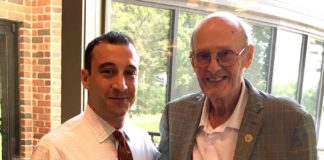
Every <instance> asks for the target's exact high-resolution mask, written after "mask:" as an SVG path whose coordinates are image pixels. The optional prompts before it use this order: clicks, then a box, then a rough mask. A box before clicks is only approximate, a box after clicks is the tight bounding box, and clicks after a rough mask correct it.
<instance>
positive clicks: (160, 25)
mask: <svg viewBox="0 0 324 160" xmlns="http://www.w3.org/2000/svg"><path fill="white" fill-rule="evenodd" d="M170 14H171V12H170V10H165V9H158V8H152V7H144V6H138V5H132V4H126V3H119V2H114V3H113V4H112V17H111V20H112V21H113V23H111V29H112V30H116V31H121V32H124V33H126V34H128V35H129V36H130V37H132V38H133V40H134V42H135V46H136V49H137V51H138V52H139V54H140V57H141V60H140V66H139V70H140V72H139V77H138V78H139V79H138V81H139V84H138V93H137V100H136V103H135V105H134V106H132V109H131V113H130V117H131V118H132V121H133V122H134V123H136V124H137V125H139V126H141V127H143V128H144V129H146V130H149V131H158V130H159V129H158V128H159V121H160V115H161V112H162V110H163V108H164V106H165V104H166V88H167V74H168V73H167V66H168V58H169V55H170V52H169V51H170V47H169V46H170V41H169V36H170V17H171V15H170Z"/></svg>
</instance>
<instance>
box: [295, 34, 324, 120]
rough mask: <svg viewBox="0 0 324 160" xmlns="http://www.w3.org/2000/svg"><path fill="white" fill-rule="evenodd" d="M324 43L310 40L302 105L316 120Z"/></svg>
mask: <svg viewBox="0 0 324 160" xmlns="http://www.w3.org/2000/svg"><path fill="white" fill-rule="evenodd" d="M323 47H324V41H320V40H318V39H315V38H309V40H308V46H307V53H306V62H305V68H304V69H305V70H304V81H303V93H302V100H301V105H302V106H304V107H305V109H306V110H307V111H308V112H309V113H310V114H311V115H312V116H313V118H314V119H316V112H317V106H318V99H319V97H318V96H319V91H320V87H319V86H320V78H321V70H322V63H323Z"/></svg>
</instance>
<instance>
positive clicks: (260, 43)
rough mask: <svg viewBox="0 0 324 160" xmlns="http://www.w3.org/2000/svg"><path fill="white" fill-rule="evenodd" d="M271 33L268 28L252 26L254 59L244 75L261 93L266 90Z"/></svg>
mask: <svg viewBox="0 0 324 160" xmlns="http://www.w3.org/2000/svg"><path fill="white" fill-rule="evenodd" d="M271 33H272V31H271V28H270V27H264V26H258V25H253V26H252V43H253V44H254V57H253V60H252V65H251V66H250V68H249V69H248V70H247V71H246V72H245V74H244V76H245V77H246V78H247V79H249V80H250V81H251V82H252V83H253V84H254V85H255V86H256V87H257V88H258V89H260V90H263V91H265V90H266V86H267V78H268V68H269V65H270V64H269V63H270V61H269V60H270V49H271V48H270V47H271Z"/></svg>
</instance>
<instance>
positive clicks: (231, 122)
mask: <svg viewBox="0 0 324 160" xmlns="http://www.w3.org/2000/svg"><path fill="white" fill-rule="evenodd" d="M247 100H248V91H247V88H246V86H245V82H244V81H242V89H241V93H240V97H239V100H238V102H237V104H236V107H235V109H234V111H233V113H232V115H231V116H230V118H229V119H228V120H227V121H226V122H225V123H223V124H221V125H220V126H218V127H216V128H215V129H213V128H212V127H211V126H210V122H209V119H208V113H207V111H208V110H209V108H208V107H209V106H208V105H207V103H206V102H207V101H208V98H205V101H204V106H203V111H202V115H201V118H200V124H199V128H202V129H203V130H204V131H205V132H207V133H211V132H224V130H225V128H227V127H230V128H234V129H239V128H240V125H241V121H242V117H243V114H244V110H245V106H246V104H247Z"/></svg>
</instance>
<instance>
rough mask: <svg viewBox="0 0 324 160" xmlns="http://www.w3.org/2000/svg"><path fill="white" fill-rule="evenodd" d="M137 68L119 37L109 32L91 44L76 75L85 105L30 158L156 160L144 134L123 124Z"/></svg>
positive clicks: (130, 46) (133, 51)
mask: <svg viewBox="0 0 324 160" xmlns="http://www.w3.org/2000/svg"><path fill="white" fill-rule="evenodd" d="M138 65H139V56H138V54H137V52H136V49H135V48H134V45H133V42H132V40H131V39H130V38H129V37H128V36H126V35H124V34H122V33H119V32H109V33H107V34H104V35H102V36H100V37H97V38H96V39H94V40H93V41H92V42H90V43H89V44H88V46H87V48H86V51H85V57H84V69H83V70H82V71H81V79H82V84H83V86H84V87H85V88H86V89H87V90H88V106H87V107H86V109H85V111H84V112H83V113H81V114H80V115H78V116H76V117H74V118H72V119H70V120H68V121H67V122H65V123H64V124H63V125H62V126H60V127H59V128H57V129H55V130H54V131H52V132H50V133H49V134H47V135H45V136H44V137H43V138H42V139H41V141H40V142H39V144H38V145H37V146H36V147H35V149H34V152H33V155H32V159H42V160H44V159H55V160H56V159H64V160H67V159H71V160H76V159H78V160H82V159H93V160H94V159H98V160H99V159H100V160H102V159H107V160H117V159H119V160H132V159H134V160H143V159H145V160H153V159H157V157H158V156H159V152H158V151H157V149H156V148H155V146H154V144H153V143H152V141H151V140H150V138H149V136H148V134H147V132H146V131H144V130H142V129H139V128H137V127H135V126H133V125H132V124H130V123H128V122H126V121H125V117H126V114H127V111H128V110H129V109H130V107H131V106H132V104H133V103H134V101H135V97H136V91H137V73H138Z"/></svg>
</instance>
